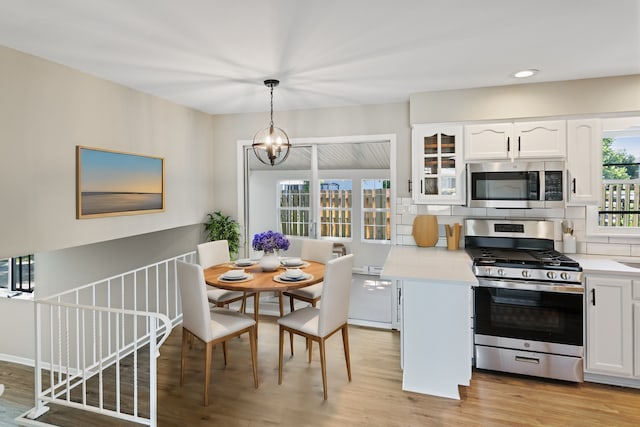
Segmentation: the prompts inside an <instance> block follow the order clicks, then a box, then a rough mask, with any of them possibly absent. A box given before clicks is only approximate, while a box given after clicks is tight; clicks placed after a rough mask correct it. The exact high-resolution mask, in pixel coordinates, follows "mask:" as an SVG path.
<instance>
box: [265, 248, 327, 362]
mask: <svg viewBox="0 0 640 427" xmlns="http://www.w3.org/2000/svg"><path fill="white" fill-rule="evenodd" d="M300 258H302V259H303V260H307V261H315V262H319V263H322V264H326V263H327V262H329V260H330V259H332V258H333V242H331V241H329V240H316V239H304V240H303V241H302V248H301V250H300ZM322 287H323V285H322V282H320V283H316V284H315V285H311V286H306V287H304V288H300V289H292V290H290V291H285V292H283V293H282V295H281V296H280V298H279V301H278V302H279V304H280V317H282V316H283V315H284V308H283V302H282V297H283V296H286V297H289V309H290V310H291V311H292V312H293V311H294V310H295V300H299V301H304V302H306V303H309V304H311V306H312V307H315V306H316V305H317V304H318V301H320V298H322ZM289 342H290V345H291V355H293V335H292V334H290V336H289ZM307 348H308V349H309V354H311V348H310V341H307Z"/></svg>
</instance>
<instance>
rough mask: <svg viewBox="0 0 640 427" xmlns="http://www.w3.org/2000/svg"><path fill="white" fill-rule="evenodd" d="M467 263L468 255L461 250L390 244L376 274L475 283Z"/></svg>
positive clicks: (430, 280) (420, 279)
mask: <svg viewBox="0 0 640 427" xmlns="http://www.w3.org/2000/svg"><path fill="white" fill-rule="evenodd" d="M471 264H472V261H471V258H469V255H467V253H466V252H465V251H464V250H463V249H459V250H456V251H450V250H447V248H439V247H438V248H436V247H434V248H419V247H416V246H393V247H392V248H391V250H390V251H389V255H388V256H387V259H386V261H385V263H384V266H383V267H382V272H381V273H380V277H381V278H383V279H397V280H419V281H429V282H438V283H447V284H452V285H456V284H457V285H466V286H469V285H471V286H477V284H478V280H477V279H476V276H475V275H474V274H473V271H472V269H471Z"/></svg>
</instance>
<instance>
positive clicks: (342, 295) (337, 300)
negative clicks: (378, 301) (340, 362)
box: [318, 254, 353, 336]
mask: <svg viewBox="0 0 640 427" xmlns="http://www.w3.org/2000/svg"><path fill="white" fill-rule="evenodd" d="M352 269H353V254H349V255H345V256H341V257H339V258H334V259H332V260H331V261H329V262H328V263H327V268H326V270H325V273H324V285H322V302H321V303H320V317H319V319H318V335H319V336H326V334H328V333H330V332H332V331H334V330H335V329H336V328H338V327H340V326H342V325H343V324H345V323H346V322H347V320H348V319H349V295H350V294H351V281H352V277H353V271H352Z"/></svg>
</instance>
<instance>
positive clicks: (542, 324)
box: [475, 287, 582, 345]
mask: <svg viewBox="0 0 640 427" xmlns="http://www.w3.org/2000/svg"><path fill="white" fill-rule="evenodd" d="M475 333H477V334H481V335H490V336H498V337H506V338H517V339H524V340H531V341H540V342H552V343H559V344H569V345H582V294H570V293H556V292H540V291H528V290H520V289H502V288H489V287H478V288H475Z"/></svg>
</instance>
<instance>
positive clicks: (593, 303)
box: [591, 288, 596, 305]
mask: <svg viewBox="0 0 640 427" xmlns="http://www.w3.org/2000/svg"><path fill="white" fill-rule="evenodd" d="M591 305H596V289H595V288H593V289H591Z"/></svg>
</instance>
